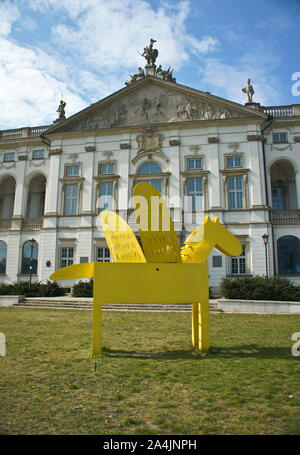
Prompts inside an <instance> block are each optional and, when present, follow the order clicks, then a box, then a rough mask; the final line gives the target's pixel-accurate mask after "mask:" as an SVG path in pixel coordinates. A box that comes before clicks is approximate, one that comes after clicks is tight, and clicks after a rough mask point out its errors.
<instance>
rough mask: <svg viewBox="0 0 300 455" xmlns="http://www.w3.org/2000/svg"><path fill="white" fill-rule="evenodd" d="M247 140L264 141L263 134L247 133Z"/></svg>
mask: <svg viewBox="0 0 300 455" xmlns="http://www.w3.org/2000/svg"><path fill="white" fill-rule="evenodd" d="M247 141H249V142H254V141H262V136H261V135H260V134H247Z"/></svg>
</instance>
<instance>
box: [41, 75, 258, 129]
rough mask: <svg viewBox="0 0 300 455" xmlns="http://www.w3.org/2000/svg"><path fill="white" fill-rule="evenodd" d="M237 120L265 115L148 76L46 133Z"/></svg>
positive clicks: (207, 94)
mask: <svg viewBox="0 0 300 455" xmlns="http://www.w3.org/2000/svg"><path fill="white" fill-rule="evenodd" d="M241 118H261V119H262V118H266V116H265V114H263V113H262V112H260V111H255V110H254V109H251V108H249V107H245V106H242V105H240V104H238V103H234V102H232V101H228V100H225V99H223V98H219V97H217V96H214V95H211V94H209V93H206V92H201V91H199V90H195V89H191V88H189V87H186V86H183V85H179V84H176V83H173V82H168V81H161V80H159V79H158V78H156V77H153V76H148V77H145V78H144V79H143V80H141V81H138V82H136V83H135V84H132V85H131V86H130V87H125V88H123V89H121V90H119V91H118V92H116V93H114V94H113V95H110V96H108V97H107V98H105V99H103V100H101V101H99V102H98V103H95V104H93V105H91V106H89V107H88V108H86V109H84V110H83V111H80V112H79V113H77V114H75V115H73V116H72V117H70V118H68V119H66V120H64V121H62V122H59V124H56V125H53V126H52V127H51V128H50V129H49V130H48V131H47V134H49V133H58V132H68V131H70V132H71V131H88V130H102V129H109V128H120V127H134V126H146V125H158V124H166V123H178V122H195V121H202V120H203V121H205V120H226V119H241Z"/></svg>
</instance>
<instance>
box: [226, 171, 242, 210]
mask: <svg viewBox="0 0 300 455" xmlns="http://www.w3.org/2000/svg"><path fill="white" fill-rule="evenodd" d="M227 187H228V188H227V190H228V208H229V209H231V210H232V209H242V208H244V207H243V201H244V192H243V191H244V190H243V177H242V176H237V177H228V179H227Z"/></svg>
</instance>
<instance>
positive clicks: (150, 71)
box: [145, 65, 156, 76]
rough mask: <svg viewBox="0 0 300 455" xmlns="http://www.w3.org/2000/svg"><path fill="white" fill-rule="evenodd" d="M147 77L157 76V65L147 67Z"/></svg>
mask: <svg viewBox="0 0 300 455" xmlns="http://www.w3.org/2000/svg"><path fill="white" fill-rule="evenodd" d="M145 70H146V76H155V74H156V65H146V66H145Z"/></svg>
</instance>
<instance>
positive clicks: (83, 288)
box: [72, 278, 93, 297]
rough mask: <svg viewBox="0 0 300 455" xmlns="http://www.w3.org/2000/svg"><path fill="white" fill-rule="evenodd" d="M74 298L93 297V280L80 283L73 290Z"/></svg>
mask: <svg viewBox="0 0 300 455" xmlns="http://www.w3.org/2000/svg"><path fill="white" fill-rule="evenodd" d="M72 296H73V297H93V278H90V280H89V281H79V282H78V283H76V284H74V286H73V288H72Z"/></svg>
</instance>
